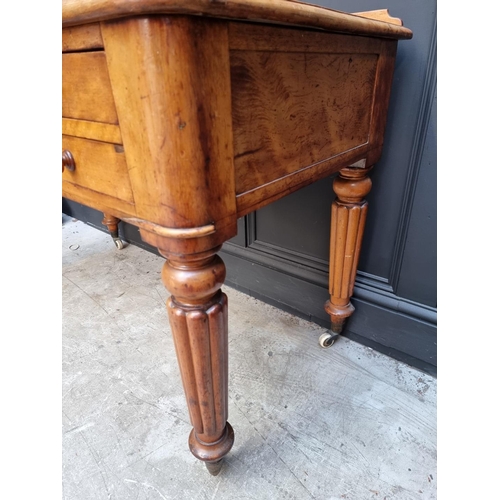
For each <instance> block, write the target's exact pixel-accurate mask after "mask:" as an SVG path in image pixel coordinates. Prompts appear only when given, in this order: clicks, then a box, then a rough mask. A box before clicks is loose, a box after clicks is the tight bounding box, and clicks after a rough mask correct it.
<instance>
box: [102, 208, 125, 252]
mask: <svg viewBox="0 0 500 500" xmlns="http://www.w3.org/2000/svg"><path fill="white" fill-rule="evenodd" d="M103 216H104V218H103V219H102V223H103V224H104V225H105V226H106V227H107V228H108V231H109V234H110V235H111V237H112V238H113V242H114V244H115V246H116V248H118V250H121V249H122V248H123V247H124V245H123V241H122V240H121V239H120V237H119V236H118V224H119V223H120V219H118V218H117V217H115V216H113V215H109V214H105V213H103Z"/></svg>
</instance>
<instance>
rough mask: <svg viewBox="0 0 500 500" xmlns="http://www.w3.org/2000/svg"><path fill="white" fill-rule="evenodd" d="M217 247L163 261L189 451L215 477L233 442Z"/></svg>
mask: <svg viewBox="0 0 500 500" xmlns="http://www.w3.org/2000/svg"><path fill="white" fill-rule="evenodd" d="M219 248H220V247H217V248H215V249H213V250H212V251H209V252H205V253H204V254H198V255H191V256H183V257H177V256H175V257H173V256H167V255H166V257H167V261H166V262H165V265H164V266H163V272H162V277H163V282H164V284H165V286H166V288H167V289H168V291H169V292H170V293H171V294H172V297H170V299H168V301H167V310H168V315H169V319H170V325H171V327H172V333H173V337H174V342H175V349H176V353H177V360H178V362H179V368H180V371H181V376H182V383H183V386H184V392H185V394H186V400H187V404H188V409H189V415H190V418H191V424H192V425H193V430H192V431H191V434H190V435H189V448H190V450H191V452H192V453H193V455H194V456H195V457H196V458H198V459H200V460H203V461H204V462H205V463H206V465H207V469H208V470H209V472H210V473H211V474H212V475H217V474H218V473H219V472H220V469H221V466H222V461H221V459H222V457H224V456H225V455H226V454H227V453H228V452H229V450H230V449H231V447H232V446H233V442H234V433H233V429H232V428H231V426H230V425H229V423H228V422H227V414H228V401H227V398H228V354H227V351H228V340H227V334H228V326H227V296H226V295H225V294H224V293H222V291H221V290H220V288H221V286H222V284H223V282H224V278H225V276H226V268H225V266H224V262H222V259H221V258H220V257H219V256H218V255H215V252H217V251H218V250H219Z"/></svg>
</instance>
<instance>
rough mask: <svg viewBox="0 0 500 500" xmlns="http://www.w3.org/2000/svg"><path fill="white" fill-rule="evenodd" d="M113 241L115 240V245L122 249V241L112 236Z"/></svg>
mask: <svg viewBox="0 0 500 500" xmlns="http://www.w3.org/2000/svg"><path fill="white" fill-rule="evenodd" d="M113 241H114V242H115V247H116V248H117V249H118V250H123V248H124V247H125V245H124V244H123V241H122V240H121V239H120V238H113Z"/></svg>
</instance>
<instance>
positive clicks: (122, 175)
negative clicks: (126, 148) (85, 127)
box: [62, 135, 134, 204]
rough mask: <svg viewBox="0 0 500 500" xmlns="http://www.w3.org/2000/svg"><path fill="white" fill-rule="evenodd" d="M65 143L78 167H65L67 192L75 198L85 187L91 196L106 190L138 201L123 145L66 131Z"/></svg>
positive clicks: (119, 197)
mask: <svg viewBox="0 0 500 500" xmlns="http://www.w3.org/2000/svg"><path fill="white" fill-rule="evenodd" d="M62 147H63V150H66V151H69V152H71V155H72V157H73V159H74V163H75V169H74V171H70V170H68V169H67V168H65V169H64V171H63V174H62V178H63V192H64V194H65V196H68V197H69V198H71V199H74V197H72V194H79V193H81V192H82V190H81V189H79V188H84V190H85V196H86V197H87V198H89V199H92V198H96V199H97V198H99V194H102V195H106V196H107V197H111V198H115V199H118V200H122V201H124V202H126V203H128V204H133V203H134V197H133V194H132V188H131V185H130V179H129V176H128V169H127V162H126V160H125V153H124V152H123V146H119V145H115V144H109V143H106V142H99V141H92V140H88V139H81V138H78V137H71V136H65V135H63V138H62ZM80 198H81V196H80ZM101 198H102V197H101Z"/></svg>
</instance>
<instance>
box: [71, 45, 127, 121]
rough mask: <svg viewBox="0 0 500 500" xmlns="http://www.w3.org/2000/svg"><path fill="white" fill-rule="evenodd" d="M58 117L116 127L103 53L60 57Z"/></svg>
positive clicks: (116, 119) (114, 110) (115, 116)
mask: <svg viewBox="0 0 500 500" xmlns="http://www.w3.org/2000/svg"><path fill="white" fill-rule="evenodd" d="M62 74H63V77H62V115H63V117H65V118H77V119H82V120H90V121H97V122H104V123H113V124H117V123H118V117H117V115H116V108H115V103H114V100H113V94H112V91H111V84H110V81H109V75H108V69H107V66H106V56H105V55H104V52H83V53H76V52H75V53H70V54H63V55H62Z"/></svg>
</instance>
